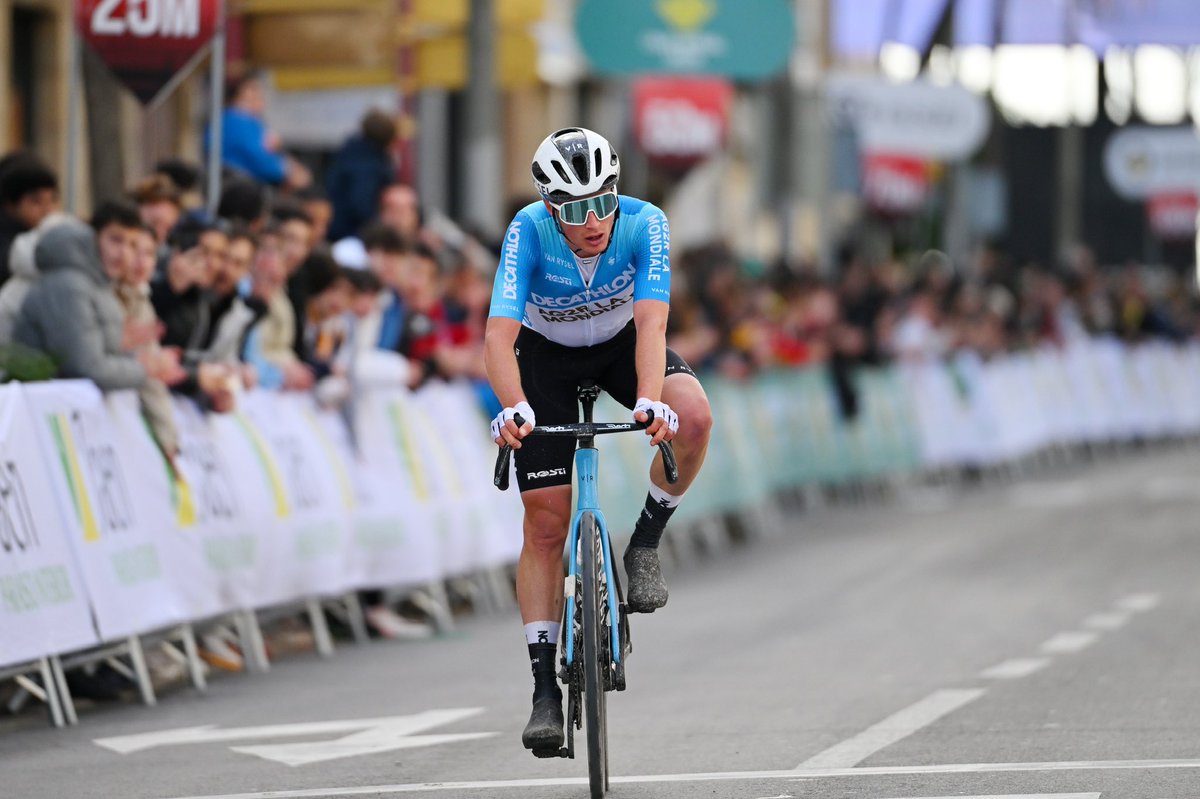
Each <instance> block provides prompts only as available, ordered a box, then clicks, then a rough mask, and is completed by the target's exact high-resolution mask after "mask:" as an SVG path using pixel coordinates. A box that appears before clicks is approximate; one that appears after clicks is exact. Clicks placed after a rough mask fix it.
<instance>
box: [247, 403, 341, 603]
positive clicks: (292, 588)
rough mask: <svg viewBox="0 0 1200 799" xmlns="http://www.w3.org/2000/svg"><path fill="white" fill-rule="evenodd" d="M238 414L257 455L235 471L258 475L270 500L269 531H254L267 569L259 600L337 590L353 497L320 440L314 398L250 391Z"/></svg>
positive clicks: (337, 460)
mask: <svg viewBox="0 0 1200 799" xmlns="http://www.w3.org/2000/svg"><path fill="white" fill-rule="evenodd" d="M237 417H238V419H237V420H238V421H239V422H240V424H239V425H238V428H239V429H240V431H241V432H242V433H244V434H245V438H246V439H247V440H249V441H251V442H252V443H253V445H254V448H255V454H256V456H257V463H256V464H255V465H254V467H251V468H247V470H246V472H242V473H241V474H242V476H243V477H244V478H245V480H246V481H247V482H248V483H253V481H254V479H255V477H256V475H261V476H262V478H261V479H265V480H266V481H267V483H268V484H269V485H270V486H271V492H272V495H273V496H275V499H276V507H275V516H276V521H275V523H274V524H273V525H272V531H273V534H272V535H270V536H260V540H262V542H263V546H264V552H263V554H264V556H265V561H264V562H266V563H270V564H271V567H270V574H268V575H263V582H262V583H260V586H259V589H260V590H259V594H258V597H257V602H258V603H259V604H274V603H281V602H287V601H290V600H293V599H298V598H301V597H304V596H312V595H331V594H335V593H338V592H339V591H341V590H342V589H344V588H345V587H346V579H345V569H344V561H345V553H346V550H347V542H348V540H349V535H350V521H351V516H352V514H353V511H354V495H353V491H352V490H347V486H346V485H345V481H344V479H343V478H342V477H341V476H340V475H339V473H338V469H339V468H341V469H343V471H344V468H345V467H344V464H342V463H341V458H340V457H339V455H338V454H337V452H336V451H335V450H334V449H333V448H332V446H330V445H329V444H328V442H327V441H326V440H325V439H324V438H323V432H322V430H321V426H320V424H319V422H318V421H317V420H316V417H315V410H314V408H313V405H312V400H311V399H310V398H309V397H306V396H298V395H295V394H283V395H277V394H271V393H267V392H259V391H255V392H250V393H249V394H247V395H246V396H244V397H243V398H242V402H241V405H240V410H239V413H238V415H237ZM276 492H278V493H276Z"/></svg>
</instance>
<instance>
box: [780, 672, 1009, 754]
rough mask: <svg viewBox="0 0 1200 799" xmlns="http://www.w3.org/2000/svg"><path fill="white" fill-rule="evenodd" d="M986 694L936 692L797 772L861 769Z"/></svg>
mask: <svg viewBox="0 0 1200 799" xmlns="http://www.w3.org/2000/svg"><path fill="white" fill-rule="evenodd" d="M984 693H986V692H985V691H984V690H983V689H980V688H973V689H969V690H948V691H934V692H933V693H932V694H930V695H929V696H927V697H925V698H924V699H922V700H921V701H920V702H917V703H916V704H914V705H910V706H909V707H906V708H905V709H904V710H901V711H900V712H898V713H895V714H893V715H891V716H888V717H887V718H886V719H884V720H883V721H881V722H879V723H878V724H874V725H872V726H870V727H868V728H867V729H865V730H863V731H862V732H860V733H859V734H858V735H855V736H854V737H853V738H848V739H847V740H845V741H842V742H841V743H839V744H835V745H833V746H831V747H829V748H828V749H826V750H825V751H824V752H819V753H817V754H815V755H813V756H812V757H810V758H809V759H808V760H805V761H804V762H803V763H801V764H800V765H799V766H798V767H797V768H800V769H818V768H841V767H849V766H854V765H857V764H858V763H861V762H862V761H864V760H866V759H867V758H868V757H870V756H871V755H873V754H875V753H876V752H878V751H879V750H880V749H883V748H885V747H888V746H891V745H892V744H894V743H896V742H897V741H899V740H902V739H904V738H907V737H908V736H910V735H912V734H913V733H914V732H916V731H917V730H919V729H921V728H922V727H927V726H929V725H930V724H932V723H933V722H935V721H937V720H938V719H940V718H941V717H942V716H945V715H946V714H948V713H952V712H954V711H955V710H958V709H959V708H960V707H962V706H963V705H965V704H967V703H968V702H974V701H975V700H976V699H978V698H979V697H981V696H983V695H984Z"/></svg>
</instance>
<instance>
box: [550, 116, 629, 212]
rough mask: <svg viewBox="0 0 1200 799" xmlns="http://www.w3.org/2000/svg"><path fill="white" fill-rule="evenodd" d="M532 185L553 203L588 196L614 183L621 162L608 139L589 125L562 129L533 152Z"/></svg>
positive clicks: (618, 173)
mask: <svg viewBox="0 0 1200 799" xmlns="http://www.w3.org/2000/svg"><path fill="white" fill-rule="evenodd" d="M531 170H532V172H533V184H534V185H535V186H537V190H538V193H539V194H541V195H542V197H544V198H545V199H547V200H549V201H550V202H553V203H563V202H566V201H567V200H572V199H574V198H576V197H586V196H587V195H589V194H595V193H596V192H598V191H602V190H604V189H607V188H611V187H612V186H615V185H616V183H617V178H619V177H620V176H621V161H620V159H619V158H617V152H616V150H614V149H613V148H612V145H611V144H609V143H608V139H606V138H604V137H603V136H601V135H600V134H599V133H596V132H595V131H592V130H588V129H587V128H563V129H562V130H556V131H554V132H553V133H551V134H550V135H549V136H547V137H546V138H545V139H544V140H543V141H542V143H541V144H540V145H538V148H537V151H536V152H535V153H534V154H533V165H532V166H531Z"/></svg>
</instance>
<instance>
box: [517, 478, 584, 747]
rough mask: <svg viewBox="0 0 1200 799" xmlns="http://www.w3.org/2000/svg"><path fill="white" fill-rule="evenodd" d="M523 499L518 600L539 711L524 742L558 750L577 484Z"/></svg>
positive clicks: (532, 493) (535, 706)
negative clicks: (568, 545)
mask: <svg viewBox="0 0 1200 799" xmlns="http://www.w3.org/2000/svg"><path fill="white" fill-rule="evenodd" d="M521 501H522V502H523V503H524V505H525V544H524V546H523V547H522V548H521V558H520V560H519V561H517V603H518V604H519V605H520V606H521V619H522V621H524V622H525V640H526V643H527V644H528V647H529V665H530V668H531V669H532V671H533V711H532V713H531V714H530V717H529V724H527V725H526V727H525V731H524V732H523V733H522V734H521V741H522V743H523V744H524V745H525V748H526V749H532V750H533V751H534V753H535V754H540V755H542V756H546V755H556V754H557V753H558V750H559V747H561V746H562V742H563V740H564V737H563V713H562V692H561V690H560V689H559V687H558V679H557V676H556V666H557V660H558V659H557V658H556V657H555V650H556V647H557V644H558V631H559V620H560V619H561V618H562V606H563V544H564V543H565V542H566V538H567V524H568V522H569V519H570V513H571V486H569V485H564V486H552V487H550V488H536V489H532V490H530V491H525V492H523V493H522V494H521Z"/></svg>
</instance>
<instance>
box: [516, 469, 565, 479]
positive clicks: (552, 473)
mask: <svg viewBox="0 0 1200 799" xmlns="http://www.w3.org/2000/svg"><path fill="white" fill-rule="evenodd" d="M566 474H567V470H566V469H564V468H562V467H559V468H557V469H543V470H542V471H540V472H526V474H525V477H526V479H529V480H540V479H541V478H543V477H557V476H559V475H562V476H566Z"/></svg>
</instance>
